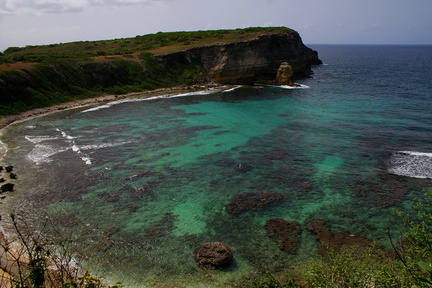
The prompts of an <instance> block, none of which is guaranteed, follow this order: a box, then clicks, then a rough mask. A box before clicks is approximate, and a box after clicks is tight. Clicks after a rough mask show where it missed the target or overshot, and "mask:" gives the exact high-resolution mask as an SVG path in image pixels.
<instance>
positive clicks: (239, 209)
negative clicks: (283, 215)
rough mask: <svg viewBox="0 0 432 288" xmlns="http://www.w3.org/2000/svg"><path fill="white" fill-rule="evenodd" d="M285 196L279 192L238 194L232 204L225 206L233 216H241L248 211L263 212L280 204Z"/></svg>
mask: <svg viewBox="0 0 432 288" xmlns="http://www.w3.org/2000/svg"><path fill="white" fill-rule="evenodd" d="M282 199H283V195H282V194H280V193H277V192H269V191H263V192H251V193H242V194H237V195H236V196H234V197H233V199H232V200H231V202H229V203H228V204H226V205H225V208H226V210H227V212H228V213H229V214H231V215H234V216H236V215H239V214H242V213H245V212H248V211H261V210H264V209H266V208H268V207H271V206H273V205H276V204H278V203H279V202H281V201H282Z"/></svg>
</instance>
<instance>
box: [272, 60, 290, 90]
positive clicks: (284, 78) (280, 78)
mask: <svg viewBox="0 0 432 288" xmlns="http://www.w3.org/2000/svg"><path fill="white" fill-rule="evenodd" d="M293 76H294V70H293V68H292V67H291V65H289V64H288V63H287V62H283V63H282V64H281V65H280V66H279V69H278V71H277V73H276V84H278V85H290V86H294V81H293V79H292V78H293Z"/></svg>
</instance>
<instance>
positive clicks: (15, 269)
mask: <svg viewBox="0 0 432 288" xmlns="http://www.w3.org/2000/svg"><path fill="white" fill-rule="evenodd" d="M10 222H11V225H12V228H13V232H14V234H15V235H16V237H17V238H16V239H13V240H9V239H4V238H3V237H0V238H1V240H0V260H1V261H0V287H13V288H44V287H60V288H120V287H122V285H121V283H117V284H116V285H114V286H108V285H105V284H103V281H102V279H101V278H99V277H94V276H92V275H91V274H90V273H89V272H88V271H83V270H82V267H80V266H79V264H77V263H75V260H74V259H73V256H72V253H71V251H72V249H71V247H72V245H73V243H72V242H71V241H70V239H67V238H64V237H62V236H61V235H60V234H59V233H55V234H54V235H57V236H55V237H54V236H52V237H48V236H46V234H45V233H44V232H46V230H47V229H50V228H53V227H54V226H53V225H52V223H50V222H49V219H48V218H47V220H46V222H45V223H43V224H42V227H38V228H39V229H42V230H38V229H36V228H35V227H32V226H31V225H28V224H27V223H26V222H25V221H24V220H23V219H22V218H21V217H17V216H15V215H13V214H11V215H10ZM1 236H3V235H1ZM18 243H19V244H18Z"/></svg>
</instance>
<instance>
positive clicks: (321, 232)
mask: <svg viewBox="0 0 432 288" xmlns="http://www.w3.org/2000/svg"><path fill="white" fill-rule="evenodd" d="M307 229H308V230H309V231H311V232H313V233H314V234H315V238H316V240H317V241H319V242H320V246H319V249H318V252H319V253H320V254H321V255H326V254H327V253H328V252H332V251H336V252H337V251H340V250H341V249H343V248H344V247H348V246H357V247H371V246H372V245H373V244H374V243H373V241H372V240H370V239H368V238H367V237H366V236H364V235H361V234H358V235H356V234H351V233H344V234H333V233H332V232H331V230H330V225H329V223H328V222H327V221H325V220H323V219H316V220H314V221H312V223H311V225H310V226H308V227H307ZM375 247H376V248H377V249H381V247H380V246H379V245H375Z"/></svg>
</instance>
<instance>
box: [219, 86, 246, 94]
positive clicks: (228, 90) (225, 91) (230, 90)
mask: <svg viewBox="0 0 432 288" xmlns="http://www.w3.org/2000/svg"><path fill="white" fill-rule="evenodd" d="M241 87H243V86H242V85H238V86H236V87H233V88H230V89H227V90H223V91H222V93H228V92H232V91H234V90H237V89H239V88H241Z"/></svg>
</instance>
